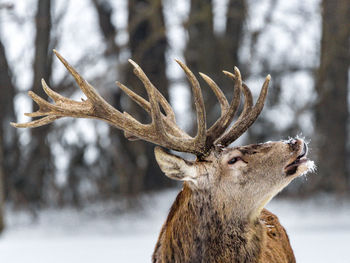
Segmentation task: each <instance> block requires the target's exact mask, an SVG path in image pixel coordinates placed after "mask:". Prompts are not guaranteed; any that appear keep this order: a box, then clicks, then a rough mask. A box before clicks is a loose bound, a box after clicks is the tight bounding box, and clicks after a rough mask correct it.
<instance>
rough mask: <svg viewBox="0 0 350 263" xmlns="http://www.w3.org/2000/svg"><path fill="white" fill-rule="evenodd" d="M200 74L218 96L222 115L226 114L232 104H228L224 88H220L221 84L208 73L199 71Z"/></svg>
mask: <svg viewBox="0 0 350 263" xmlns="http://www.w3.org/2000/svg"><path fill="white" fill-rule="evenodd" d="M199 75H200V76H201V77H202V78H203V79H204V81H205V82H206V83H207V84H208V86H209V87H210V88H211V90H212V91H213V92H214V94H215V96H216V98H217V99H218V101H219V103H220V108H221V116H222V115H224V114H225V113H226V112H227V111H228V108H229V107H230V105H229V104H228V101H227V99H226V97H225V94H224V93H223V92H222V90H221V89H220V88H219V86H218V85H217V84H216V83H215V81H214V80H212V79H211V78H210V77H209V76H208V75H206V74H204V73H202V72H199Z"/></svg>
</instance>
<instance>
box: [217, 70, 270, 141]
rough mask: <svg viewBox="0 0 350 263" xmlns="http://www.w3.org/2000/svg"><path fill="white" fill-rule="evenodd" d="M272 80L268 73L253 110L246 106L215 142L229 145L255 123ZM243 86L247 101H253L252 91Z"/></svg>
mask: <svg viewBox="0 0 350 263" xmlns="http://www.w3.org/2000/svg"><path fill="white" fill-rule="evenodd" d="M270 80H271V76H270V75H267V77H266V79H265V82H264V84H263V86H262V88H261V91H260V95H259V98H258V100H257V102H256V103H255V105H254V107H253V108H252V109H251V110H250V109H249V108H250V106H249V105H248V106H247V107H245V108H244V109H243V112H242V114H241V116H240V117H239V119H238V120H237V122H236V123H235V124H234V125H233V126H232V127H231V128H230V129H229V130H227V131H226V132H225V133H224V134H223V135H222V136H221V137H220V138H219V139H218V140H216V141H215V143H217V144H220V145H222V146H224V147H225V146H227V145H229V144H230V143H232V142H233V141H235V140H236V139H237V138H239V137H240V136H241V135H242V134H243V133H244V132H245V131H246V130H247V129H248V128H249V127H250V126H251V125H252V124H253V123H254V121H255V120H256V119H257V118H258V116H259V114H260V112H261V111H262V109H263V107H264V103H265V100H266V96H267V90H268V87H269V82H270ZM243 87H244V90H245V92H244V94H245V97H246V103H247V102H248V103H249V100H251V103H252V98H251V99H250V98H249V97H251V92H250V90H249V88H248V87H247V86H246V85H243ZM246 94H247V95H248V97H247V96H246ZM247 99H248V100H247Z"/></svg>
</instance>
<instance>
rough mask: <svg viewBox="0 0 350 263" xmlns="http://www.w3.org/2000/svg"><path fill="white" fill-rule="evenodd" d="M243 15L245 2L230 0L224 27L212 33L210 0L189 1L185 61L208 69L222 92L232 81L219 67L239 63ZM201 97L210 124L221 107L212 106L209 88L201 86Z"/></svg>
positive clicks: (198, 68)
mask: <svg viewBox="0 0 350 263" xmlns="http://www.w3.org/2000/svg"><path fill="white" fill-rule="evenodd" d="M245 18H246V1H245V0H230V1H229V2H228V9H227V13H226V29H225V31H224V33H223V34H222V35H218V34H216V33H215V32H214V21H213V2H212V0H205V1H198V0H191V7H190V14H189V17H188V21H187V22H186V23H185V29H187V31H188V36H189V39H188V42H187V46H186V50H185V58H186V62H187V64H188V65H189V67H190V68H191V69H192V70H193V71H203V72H208V74H210V75H211V76H212V77H213V79H214V80H215V81H216V82H217V83H218V84H219V86H222V87H223V89H224V91H225V87H229V86H230V85H231V84H230V83H229V82H228V81H227V80H225V79H224V78H222V73H221V72H220V70H219V69H220V68H222V67H223V68H226V69H229V68H233V66H238V65H239V61H238V51H239V47H240V43H241V39H242V36H243V24H244V21H245ZM203 96H204V100H205V105H206V107H207V110H208V123H212V122H213V121H215V119H216V116H217V115H218V112H219V110H220V109H219V108H218V107H215V105H216V102H215V99H213V96H212V93H211V91H210V90H209V89H203Z"/></svg>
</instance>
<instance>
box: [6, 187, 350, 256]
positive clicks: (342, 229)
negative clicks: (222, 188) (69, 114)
mask: <svg viewBox="0 0 350 263" xmlns="http://www.w3.org/2000/svg"><path fill="white" fill-rule="evenodd" d="M175 196H176V191H166V192H163V193H160V194H157V195H154V196H148V197H145V201H146V202H147V207H146V208H145V209H144V210H142V211H134V212H132V213H128V214H122V215H120V214H118V213H111V209H110V206H107V208H106V207H105V206H104V207H102V206H92V207H90V208H88V209H84V210H82V211H80V212H78V211H76V210H74V209H64V210H49V211H44V212H41V213H40V214H39V219H38V221H37V222H36V223H32V222H31V220H29V217H28V215H27V214H25V213H22V214H18V213H16V214H15V213H13V212H8V214H7V226H8V227H7V230H6V232H5V233H4V235H3V236H1V237H0V262H1V263H4V262H6V263H23V262H25V263H56V262H57V263H58V262H59V263H61V262H65V263H70V262H72V263H73V262H74V263H77V262H84V263H92V262H94V263H96V262H103V263H108V262H114V263H115V262H150V257H151V254H152V250H153V246H154V244H155V242H156V239H157V235H158V232H159V230H160V227H161V225H162V223H163V221H164V220H165V217H166V214H167V211H168V209H169V207H170V205H171V202H172V200H173V199H174V198H175ZM268 207H269V209H270V210H271V211H272V212H274V213H276V214H277V215H278V216H279V218H280V221H281V222H282V224H283V225H284V226H285V227H286V228H287V231H288V233H289V236H290V239H291V243H292V246H293V248H294V251H295V254H296V257H297V262H298V263H313V262H317V263H322V262H327V263H329V262H334V263H345V262H347V263H349V262H350V257H349V249H350V203H349V202H346V201H344V200H342V201H339V200H335V199H330V198H325V197H322V198H317V199H312V200H310V201H286V200H274V201H272V203H271V204H269V206H268Z"/></svg>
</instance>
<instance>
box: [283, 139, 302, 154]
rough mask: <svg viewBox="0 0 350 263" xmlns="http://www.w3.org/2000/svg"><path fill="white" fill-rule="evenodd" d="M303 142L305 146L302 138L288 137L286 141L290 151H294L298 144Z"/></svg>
mask: <svg viewBox="0 0 350 263" xmlns="http://www.w3.org/2000/svg"><path fill="white" fill-rule="evenodd" d="M302 143H303V144H304V147H305V145H306V144H305V143H304V142H303V141H302V140H298V139H289V140H288V141H287V144H288V145H289V147H290V148H291V150H292V151H295V150H297V149H298V148H299V145H301V144H302Z"/></svg>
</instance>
